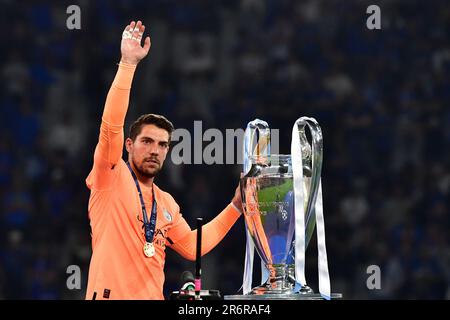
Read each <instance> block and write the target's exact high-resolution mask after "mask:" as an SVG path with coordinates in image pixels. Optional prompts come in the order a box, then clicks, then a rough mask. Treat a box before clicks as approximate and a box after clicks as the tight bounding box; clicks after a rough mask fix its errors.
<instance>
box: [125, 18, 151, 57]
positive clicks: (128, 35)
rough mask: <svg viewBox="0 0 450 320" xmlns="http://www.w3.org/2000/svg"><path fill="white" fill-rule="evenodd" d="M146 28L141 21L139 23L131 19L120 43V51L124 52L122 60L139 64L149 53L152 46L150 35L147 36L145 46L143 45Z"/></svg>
mask: <svg viewBox="0 0 450 320" xmlns="http://www.w3.org/2000/svg"><path fill="white" fill-rule="evenodd" d="M144 30H145V26H144V25H143V24H142V22H141V21H138V22H137V23H135V22H134V21H131V23H130V24H129V25H127V26H126V27H125V30H124V31H123V33H122V42H121V44H120V51H121V53H122V59H121V60H120V61H121V62H124V63H129V64H133V65H137V64H138V63H139V61H141V60H142V59H143V58H145V56H146V55H147V54H148V51H149V50H150V47H151V42H150V37H146V38H145V40H144V46H141V41H142V36H143V35H144Z"/></svg>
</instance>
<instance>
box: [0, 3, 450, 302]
mask: <svg viewBox="0 0 450 320" xmlns="http://www.w3.org/2000/svg"><path fill="white" fill-rule="evenodd" d="M71 4H77V5H79V6H80V8H81V27H82V29H81V30H68V29H67V28H66V19H67V17H68V15H67V14H66V8H67V6H69V5H71ZM370 4H377V5H379V6H380V8H381V12H382V30H374V31H371V30H368V29H367V28H366V19H367V17H368V14H366V8H367V6H369V5H370ZM0 8H1V10H0V28H1V30H3V37H2V41H1V42H0V61H1V67H0V77H1V81H2V86H0V110H1V116H0V135H1V139H0V199H1V200H0V298H2V299H83V298H84V292H85V288H86V281H87V272H88V265H89V259H90V254H91V247H90V228H89V221H88V217H87V205H88V198H89V192H88V189H87V188H86V186H85V183H84V179H85V178H86V176H87V174H88V173H89V170H90V168H91V165H92V159H93V152H94V147H95V144H96V142H97V138H98V131H99V125H100V120H101V113H102V110H103V105H104V101H105V97H106V94H107V91H108V89H109V86H110V84H111V82H112V80H113V77H114V74H115V71H116V69H117V63H118V62H119V59H120V39H121V33H122V30H123V28H124V26H125V25H127V24H128V23H129V22H130V21H131V20H133V19H135V20H138V19H140V20H142V21H143V22H144V24H145V25H146V26H147V30H146V33H147V32H148V33H149V34H150V36H151V38H152V48H151V51H150V54H149V56H148V57H147V58H146V59H145V60H144V61H142V62H141V64H140V65H139V66H138V70H137V72H136V75H135V80H134V83H133V88H132V94H131V104H130V107H129V113H128V116H127V123H126V124H127V126H128V125H129V123H130V121H132V120H134V119H136V118H137V117H138V116H139V115H140V114H143V113H150V112H151V113H161V114H163V115H165V116H167V117H168V118H169V119H170V120H171V121H172V122H173V123H174V124H175V126H176V127H177V128H186V129H188V130H193V123H194V120H201V121H203V130H206V129H207V128H218V129H220V130H221V131H223V132H225V129H227V128H230V129H237V128H245V126H246V124H247V122H248V121H250V120H253V119H254V118H260V119H264V120H266V121H267V122H269V124H270V126H271V127H272V128H278V129H280V134H281V137H280V141H281V149H280V151H281V152H282V153H289V146H290V139H291V136H290V135H291V128H292V125H293V123H294V121H295V119H297V118H299V117H300V116H304V115H307V116H312V117H315V118H316V119H317V120H318V121H319V123H320V125H321V127H322V130H323V133H324V152H325V153H324V166H323V174H322V177H323V178H322V179H323V190H324V215H325V223H326V235H327V249H328V261H329V266H330V275H331V281H332V289H333V291H334V292H342V293H343V294H344V297H345V298H347V299H366V298H367V299H448V298H450V243H449V242H450V238H449V233H448V230H449V227H450V216H449V213H450V210H449V209H450V197H449V186H450V172H449V168H450V156H449V154H450V153H449V152H448V149H447V147H448V146H449V143H450V76H449V74H450V73H449V71H450V44H449V39H450V6H449V5H448V1H444V0H442V1H439V0H430V1H416V0H410V1H401V0H390V1H375V0H373V1H342V0H322V1H320V0H307V1H306V0H305V1H303V0H302V1H295V0H227V1H200V0H191V1H174V0H152V1H144V0H138V1H125V0H123V1H106V0H101V1H54V2H50V1H38V0H37V1H27V0H21V1H12V0H1V1H0ZM240 169H241V167H240V166H239V165H181V166H175V165H173V164H171V163H170V159H169V157H168V160H167V161H166V163H165V167H164V170H163V171H164V172H163V174H162V175H161V176H160V177H158V179H157V181H156V182H157V184H158V185H160V186H161V187H162V188H163V189H164V190H166V191H168V192H170V193H171V194H172V195H173V196H174V198H175V199H176V200H177V202H178V203H179V204H180V206H181V209H182V213H183V214H184V216H185V217H186V220H187V221H188V222H189V223H190V225H191V226H192V227H194V222H195V218H196V217H199V216H203V217H204V218H205V219H206V220H210V219H212V218H213V217H214V216H215V215H216V214H218V213H219V212H220V210H222V208H224V207H225V206H226V205H227V203H228V202H229V201H230V199H231V197H232V195H233V193H234V189H235V187H236V184H237V182H238V177H239V171H240ZM244 246H245V235H244V224H243V219H242V218H241V219H240V220H239V222H238V223H237V224H236V225H235V226H234V227H233V228H232V229H231V231H230V233H229V234H228V235H227V236H226V237H225V239H224V240H223V242H221V243H220V244H219V245H218V246H217V247H216V248H215V249H214V250H213V251H212V252H211V253H210V254H208V255H207V256H206V258H205V259H204V261H203V266H204V268H203V274H204V279H205V280H204V283H205V285H206V286H207V287H208V288H211V289H220V290H221V291H222V293H223V294H234V293H236V292H237V291H238V289H239V288H240V286H241V283H242V273H243V263H244ZM316 252H317V251H316V247H315V244H314V241H312V243H311V246H310V248H309V251H308V257H309V259H308V262H309V265H308V269H307V279H308V280H309V281H310V283H311V286H312V287H313V288H315V289H316V290H317V288H318V287H317V280H316V279H317V270H316V268H317V267H316V261H315V258H314V257H315V255H316ZM73 264H75V265H79V266H80V268H81V271H82V276H83V280H82V290H72V291H70V290H68V289H67V288H66V279H67V277H68V275H67V274H66V268H67V266H69V265H73ZM372 264H375V265H378V266H380V268H381V275H382V281H381V290H368V289H367V287H366V279H367V277H368V274H367V273H366V268H367V267H368V266H369V265H372ZM193 269H194V264H193V263H192V262H188V261H185V260H183V259H182V258H181V257H180V256H178V255H177V254H176V253H175V252H173V251H171V250H167V261H166V268H165V271H166V285H165V294H166V295H167V294H168V293H169V292H170V291H172V290H176V289H178V286H179V276H180V274H181V272H182V271H183V270H191V271H193ZM257 276H258V274H256V275H255V279H256V277H257ZM254 285H256V281H255V283H254Z"/></svg>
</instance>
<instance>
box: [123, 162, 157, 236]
mask: <svg viewBox="0 0 450 320" xmlns="http://www.w3.org/2000/svg"><path fill="white" fill-rule="evenodd" d="M127 166H128V169H129V170H130V172H131V175H132V176H133V180H134V183H135V184H136V189H137V191H138V193H139V200H140V201H141V208H142V217H143V220H144V231H145V232H144V234H145V241H146V242H148V243H152V242H153V237H154V235H155V228H156V206H157V205H156V198H155V191H154V190H153V187H152V197H153V204H152V214H151V216H150V221H149V220H148V218H147V210H146V209H145V203H144V197H143V196H142V191H141V188H140V187H139V182H138V179H137V177H136V174H135V173H134V171H133V170H132V169H131V166H130V163H129V162H127Z"/></svg>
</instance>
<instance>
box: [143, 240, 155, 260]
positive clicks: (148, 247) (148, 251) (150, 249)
mask: <svg viewBox="0 0 450 320" xmlns="http://www.w3.org/2000/svg"><path fill="white" fill-rule="evenodd" d="M144 254H145V256H146V257H149V258H151V257H153V256H154V255H155V246H154V245H153V242H146V243H145V244H144Z"/></svg>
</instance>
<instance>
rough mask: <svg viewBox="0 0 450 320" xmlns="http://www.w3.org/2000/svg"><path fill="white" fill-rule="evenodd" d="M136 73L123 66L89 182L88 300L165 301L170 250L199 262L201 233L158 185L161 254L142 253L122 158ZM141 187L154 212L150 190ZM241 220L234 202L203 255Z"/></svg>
mask: <svg viewBox="0 0 450 320" xmlns="http://www.w3.org/2000/svg"><path fill="white" fill-rule="evenodd" d="M135 68H136V67H135V66H133V65H127V64H123V63H120V64H119V68H118V71H117V74H116V77H115V79H114V82H113V84H112V86H111V89H110V90H109V93H108V96H107V99H106V104H105V109H104V112H103V117H102V124H101V127H100V136H99V142H98V144H97V147H96V149H95V154H94V165H93V168H92V170H91V172H90V174H89V176H88V177H87V179H86V185H87V186H88V188H89V189H90V190H91V195H90V198H89V219H90V224H91V230H92V251H93V252H92V258H91V263H90V267H89V279H88V286H87V292H86V299H164V296H163V284H164V262H165V249H166V246H169V247H171V248H172V249H174V250H175V251H177V252H178V253H179V254H181V255H182V256H183V257H185V258H187V259H190V260H194V259H195V240H196V231H195V230H191V228H190V227H189V225H188V224H187V222H186V221H185V219H184V218H183V216H182V215H181V213H180V208H179V206H178V205H177V203H176V202H175V200H174V199H173V198H172V196H171V195H170V194H169V193H167V192H164V191H162V190H161V189H159V188H158V187H157V186H156V185H155V184H154V183H153V186H154V192H155V197H156V202H157V204H158V205H157V221H156V230H155V235H154V240H153V243H154V245H155V250H156V253H155V255H154V256H153V257H151V258H148V257H146V256H145V255H144V253H143V246H144V243H145V236H144V229H143V227H142V226H143V223H142V221H143V217H142V210H141V205H140V201H139V195H138V192H137V189H136V185H135V183H134V180H133V177H132V175H131V173H130V171H129V170H128V167H127V165H126V163H125V161H124V160H123V159H122V148H123V144H124V132H123V126H124V122H125V116H126V112H127V109H128V102H129V96H130V90H131V83H132V79H133V75H134V71H135ZM139 185H140V188H141V190H142V193H143V196H144V202H145V206H146V208H147V212H150V211H151V206H152V202H153V199H152V192H151V188H149V187H146V186H145V185H144V184H142V183H140V184H139ZM239 216H240V212H239V211H238V210H237V209H236V208H235V207H234V205H233V204H231V203H230V204H229V205H228V206H227V207H226V208H225V209H224V210H223V211H222V212H221V213H220V214H219V215H218V216H217V217H215V218H214V219H213V220H212V221H211V222H209V223H207V224H206V225H205V226H204V227H203V237H202V239H203V243H202V255H204V254H206V253H208V252H209V251H210V250H212V249H213V248H214V247H215V246H216V245H217V244H218V243H219V242H220V241H221V240H222V238H223V237H224V236H225V235H226V233H227V232H228V231H229V230H230V228H231V227H232V226H233V224H234V223H235V222H236V220H237V219H238V218H239Z"/></svg>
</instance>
